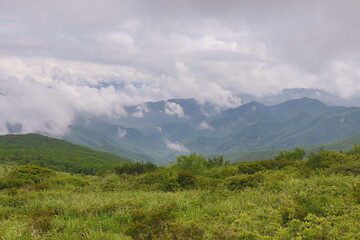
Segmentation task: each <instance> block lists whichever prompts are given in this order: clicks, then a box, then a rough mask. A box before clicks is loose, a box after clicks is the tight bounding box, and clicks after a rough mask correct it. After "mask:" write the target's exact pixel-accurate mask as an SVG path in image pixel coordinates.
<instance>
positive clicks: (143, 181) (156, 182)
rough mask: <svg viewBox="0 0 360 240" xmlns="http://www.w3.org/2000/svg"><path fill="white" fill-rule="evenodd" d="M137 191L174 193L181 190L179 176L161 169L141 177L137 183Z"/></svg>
mask: <svg viewBox="0 0 360 240" xmlns="http://www.w3.org/2000/svg"><path fill="white" fill-rule="evenodd" d="M134 183H135V186H136V188H137V189H139V188H141V189H147V190H161V191H166V192H172V191H175V190H177V189H178V188H179V183H178V181H177V174H176V173H174V172H173V171H171V170H169V169H159V170H158V171H155V172H151V173H147V174H144V175H142V176H139V177H138V178H137V179H136V180H135V181H134Z"/></svg>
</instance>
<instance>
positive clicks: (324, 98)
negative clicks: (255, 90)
mask: <svg viewBox="0 0 360 240" xmlns="http://www.w3.org/2000/svg"><path fill="white" fill-rule="evenodd" d="M239 97H240V98H241V99H242V102H243V103H247V102H250V101H257V102H260V103H263V104H265V105H275V104H279V103H282V102H285V101H288V100H291V99H300V98H304V97H307V98H313V99H318V100H320V101H321V102H324V103H325V104H327V105H330V106H348V107H360V97H356V96H355V97H350V98H342V97H340V96H338V95H335V94H332V93H329V92H326V91H324V90H321V89H313V88H288V89H284V90H282V91H281V92H280V93H276V94H270V95H265V96H259V97H258V96H253V95H250V94H240V95H239Z"/></svg>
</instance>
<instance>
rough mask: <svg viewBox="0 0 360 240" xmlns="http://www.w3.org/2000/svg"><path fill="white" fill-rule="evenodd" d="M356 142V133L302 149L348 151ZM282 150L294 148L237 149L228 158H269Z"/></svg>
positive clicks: (233, 160) (358, 140) (358, 138)
mask: <svg viewBox="0 0 360 240" xmlns="http://www.w3.org/2000/svg"><path fill="white" fill-rule="evenodd" d="M354 144H356V145H360V134H358V135H354V136H351V137H348V138H344V139H341V140H338V141H335V142H329V143H325V144H316V145H309V146H304V147H302V149H304V150H305V152H306V153H307V154H309V153H310V152H318V151H320V149H322V148H323V149H326V150H333V151H343V152H348V151H350V150H351V149H353V147H354ZM280 151H292V149H291V148H290V149H270V150H269V149H268V150H257V151H237V152H232V153H228V154H226V155H225V156H226V158H228V159H230V160H231V161H232V162H244V161H255V160H258V159H269V158H272V157H274V156H275V155H277V154H278V153H279V152H280Z"/></svg>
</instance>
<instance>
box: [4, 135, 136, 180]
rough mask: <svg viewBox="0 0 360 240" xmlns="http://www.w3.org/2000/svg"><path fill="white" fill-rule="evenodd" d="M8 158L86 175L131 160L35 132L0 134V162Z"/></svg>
mask: <svg viewBox="0 0 360 240" xmlns="http://www.w3.org/2000/svg"><path fill="white" fill-rule="evenodd" d="M8 161H14V162H16V163H18V164H35V165H39V166H44V167H48V168H51V169H54V170H58V171H66V172H73V173H86V174H95V173H96V172H97V171H99V170H100V171H101V170H111V169H112V168H113V167H114V166H115V165H119V164H123V163H128V162H131V161H130V160H128V159H126V158H123V157H120V156H117V155H113V154H109V153H105V152H98V151H94V150H92V149H89V148H85V147H82V146H79V145H75V144H73V143H69V142H66V141H63V140H58V139H54V138H50V137H45V136H42V135H38V134H26V135H4V136H0V162H8Z"/></svg>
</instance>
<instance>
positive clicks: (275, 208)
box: [0, 153, 360, 240]
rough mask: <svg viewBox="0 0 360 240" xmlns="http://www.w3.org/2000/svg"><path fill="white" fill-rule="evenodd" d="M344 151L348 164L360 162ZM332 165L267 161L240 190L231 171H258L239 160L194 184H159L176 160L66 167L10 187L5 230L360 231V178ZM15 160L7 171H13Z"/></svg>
mask: <svg viewBox="0 0 360 240" xmlns="http://www.w3.org/2000/svg"><path fill="white" fill-rule="evenodd" d="M338 155H339V156H340V157H341V159H345V162H344V163H342V165H346V164H347V163H348V162H347V161H349V162H351V164H352V165H351V166H353V165H354V163H356V164H357V165H358V163H359V159H360V156H359V155H351V156H350V155H346V154H342V153H341V154H340V153H339V154H338ZM338 155H334V156H338ZM345 157H347V158H345ZM327 161H328V159H327ZM327 164H334V167H332V166H333V165H331V166H330V167H329V168H325V169H311V168H309V167H307V166H308V165H307V160H300V161H296V164H292V165H291V166H287V167H284V168H281V169H277V170H269V169H263V170H261V171H259V172H256V173H255V175H261V176H262V178H261V181H260V182H256V184H250V185H246V186H245V187H240V188H239V190H234V191H232V190H230V188H229V187H228V186H229V185H228V183H229V181H230V180H233V179H236V178H239V179H243V178H246V177H247V176H252V175H249V174H239V173H238V172H237V168H238V165H226V166H220V167H215V168H211V169H203V171H202V172H201V173H200V174H199V175H194V179H195V180H194V185H192V186H190V187H189V186H187V187H186V189H185V188H184V189H183V188H181V187H179V186H177V187H176V188H171V189H168V188H167V189H165V188H163V185H162V184H159V182H160V181H167V179H166V178H164V176H165V175H164V172H165V173H167V174H168V175H170V176H168V175H166V176H168V179H173V177H174V176H171V174H174V175H176V174H178V173H179V172H177V170H176V169H173V167H174V166H168V167H163V168H158V169H157V170H154V172H150V173H145V174H142V175H135V176H131V175H117V174H114V173H110V174H107V175H104V176H88V175H78V174H69V173H63V172H57V173H56V174H55V175H51V176H48V177H47V178H44V179H42V180H41V181H40V182H34V183H27V184H25V185H22V186H20V187H12V188H6V187H4V188H3V189H2V190H0V226H1V227H0V239H72V240H73V239H101V240H106V239H357V238H358V229H360V224H359V221H358V220H359V217H360V204H359V203H360V191H359V190H360V177H359V175H358V173H357V172H356V171H355V170H356V169H355V170H354V172H339V170H338V168H337V163H336V161H335V162H334V163H329V162H327ZM356 164H355V165H356ZM239 166H240V165H239ZM10 167H13V166H12V165H11V166H10ZM5 169H9V165H1V166H0V180H1V179H6V178H7V177H8V176H10V175H11V174H9V175H8V173H9V170H6V171H5ZM344 169H346V168H344ZM346 171H347V170H346ZM166 176H165V177H166ZM157 178H158V179H157ZM144 179H146V181H145V180H144ZM149 179H150V180H151V181H149ZM159 179H160V180H159ZM249 179H250V180H251V179H253V178H248V180H249ZM215 180H216V181H215Z"/></svg>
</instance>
